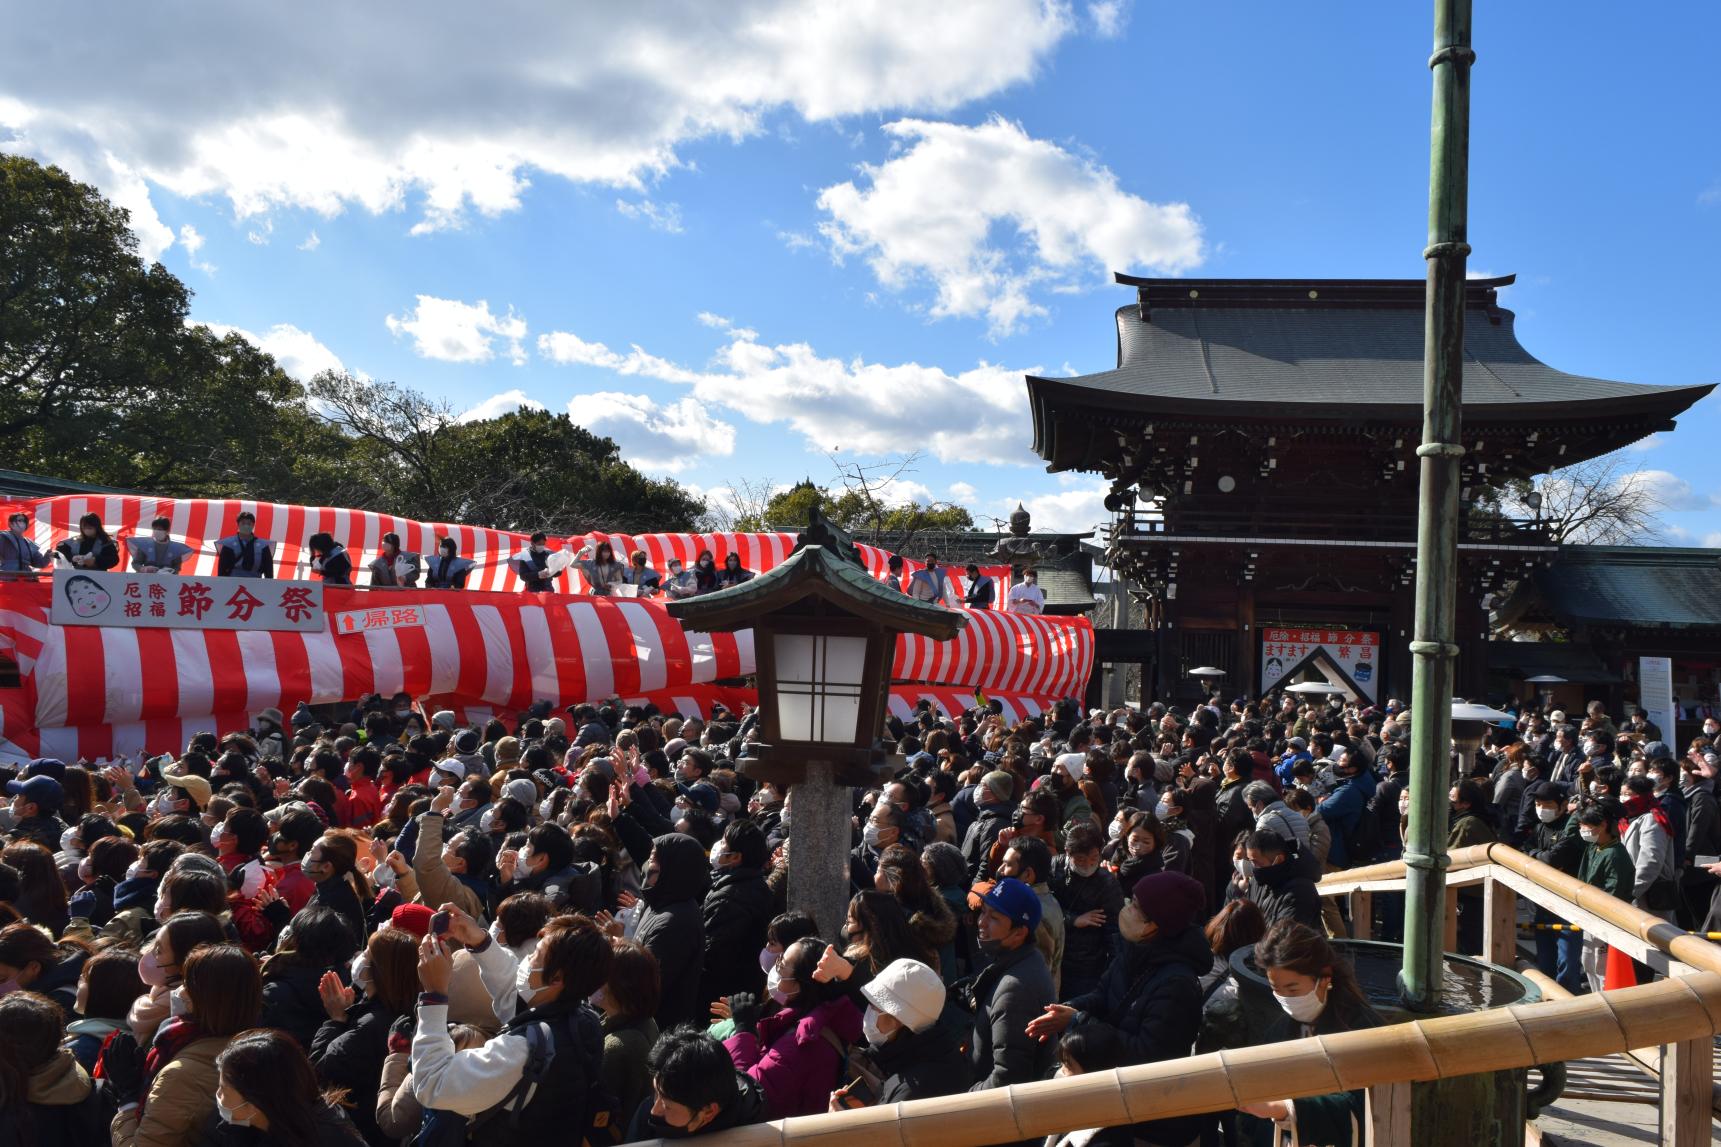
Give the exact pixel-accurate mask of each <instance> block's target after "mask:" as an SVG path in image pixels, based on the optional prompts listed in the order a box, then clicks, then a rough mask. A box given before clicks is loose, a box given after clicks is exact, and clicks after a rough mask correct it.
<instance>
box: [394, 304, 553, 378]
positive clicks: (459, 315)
mask: <svg viewBox="0 0 1721 1147" xmlns="http://www.w3.org/2000/svg"><path fill="white" fill-rule="evenodd" d="M385 321H386V322H387V324H388V329H389V330H390V331H391V332H393V333H394V335H395V336H396V337H397V338H398V337H399V336H400V335H401V334H402V333H405V334H409V335H411V336H412V342H413V350H415V351H416V352H417V353H418V354H419V356H420V357H422V358H434V359H439V360H441V361H442V362H489V361H490V360H491V359H493V358H495V357H496V348H495V343H496V341H497V340H498V339H500V340H501V341H502V343H503V344H504V346H505V349H506V351H507V354H508V357H509V359H510V360H512V361H513V363H514V365H515V366H522V365H524V364H525V362H526V348H525V339H526V320H525V319H522V318H520V317H519V316H518V315H516V314H515V313H514V309H513V308H512V307H510V308H508V313H507V314H505V315H493V314H491V313H490V304H489V302H487V301H486V300H484V299H479V300H478V301H477V302H476V303H462V302H460V301H459V300H457V299H439V298H436V297H435V296H434V295H420V296H418V303H417V305H416V306H415V307H414V308H413V309H412V310H411V311H409V312H407V314H405V315H400V316H397V315H390V316H388V318H387V319H386V320H385Z"/></svg>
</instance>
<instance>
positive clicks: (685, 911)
mask: <svg viewBox="0 0 1721 1147" xmlns="http://www.w3.org/2000/svg"><path fill="white" fill-rule="evenodd" d="M652 852H653V854H655V855H656V857H657V864H658V876H657V882H656V883H655V884H653V885H652V886H651V887H650V888H646V889H642V890H641V892H640V899H641V900H643V901H645V905H646V907H645V912H644V913H643V914H642V915H641V916H640V919H639V929H638V931H636V932H635V933H634V939H636V940H638V941H639V942H640V943H641V944H642V945H644V946H645V947H646V948H647V949H648V950H649V951H650V952H651V954H652V955H654V956H656V957H657V966H658V973H659V975H660V977H661V981H662V984H663V996H662V998H661V999H660V1001H659V1002H658V1007H657V1026H658V1027H659V1028H661V1029H662V1030H664V1031H668V1030H669V1029H670V1028H672V1027H675V1026H676V1025H677V1024H697V1025H700V1026H703V1025H704V1024H705V1022H706V1020H707V1012H706V1009H705V1007H704V1006H703V1005H704V1004H705V1003H708V1002H709V1001H702V1000H701V999H700V998H699V984H700V980H701V978H702V977H703V975H704V968H705V920H704V916H703V914H702V913H701V911H700V900H701V899H702V898H703V897H704V896H705V890H706V887H707V885H708V884H709V882H710V879H711V866H710V864H709V863H708V862H707V861H706V859H705V850H704V849H702V848H700V847H699V842H698V841H697V840H694V839H693V838H692V837H691V836H686V835H684V834H682V833H678V832H671V833H666V834H664V835H663V836H660V837H658V838H657V839H656V840H654V841H652ZM761 947H763V945H761ZM758 951H759V949H758V948H754V949H753V950H752V951H749V952H747V953H746V955H747V957H748V959H756V957H757V956H758Z"/></svg>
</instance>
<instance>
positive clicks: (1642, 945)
mask: <svg viewBox="0 0 1721 1147" xmlns="http://www.w3.org/2000/svg"><path fill="white" fill-rule="evenodd" d="M1445 875H1446V883H1447V885H1448V886H1449V887H1462V886H1465V885H1476V884H1480V885H1482V886H1483V890H1484V903H1485V905H1486V912H1487V916H1486V920H1487V927H1486V928H1485V931H1484V945H1485V947H1484V955H1485V957H1487V958H1490V959H1492V960H1493V962H1495V963H1502V964H1505V965H1506V966H1507V967H1511V966H1512V965H1513V964H1514V963H1515V962H1516V954H1517V953H1516V940H1515V935H1516V929H1517V900H1516V897H1517V896H1519V895H1522V896H1524V897H1525V898H1527V899H1529V900H1531V901H1533V902H1535V903H1537V904H1540V905H1542V906H1543V907H1546V908H1549V909H1550V910H1552V911H1554V912H1556V913H1557V914H1559V915H1561V916H1563V917H1565V918H1566V919H1568V920H1572V921H1573V922H1574V923H1578V924H1579V925H1580V926H1582V927H1583V928H1584V929H1585V930H1586V931H1589V930H1593V931H1594V932H1595V933H1596V934H1597V935H1598V936H1599V938H1601V939H1604V940H1606V941H1607V942H1608V943H1610V944H1612V945H1614V946H1615V947H1617V948H1620V949H1622V950H1623V951H1625V952H1626V953H1627V954H1629V955H1631V956H1633V957H1635V958H1637V959H1640V960H1643V961H1644V962H1645V963H1648V964H1649V965H1650V966H1651V967H1655V968H1657V969H1658V970H1660V971H1662V972H1663V973H1664V974H1665V975H1666V976H1667V978H1666V979H1660V980H1656V981H1655V982H1653V983H1649V984H1644V985H1640V986H1638V987H1633V988H1622V989H1619V990H1617V991H1609V992H1598V993H1594V994H1591V995H1586V996H1577V997H1571V998H1567V999H1545V1000H1543V1001H1540V1002H1537V1003H1525V1004H1514V1005H1511V1006H1509V1007H1504V1008H1495V1009H1490V1010H1487V1011H1481V1012H1472V1013H1469V1014H1466V1015H1458V1016H1443V1017H1439V1018H1434V1019H1426V1020H1416V1021H1413V1022H1410V1023H1401V1024H1393V1025H1391V1026H1388V1027H1381V1028H1374V1029H1371V1030H1368V1031H1355V1032H1344V1033H1341V1034H1338V1035H1330V1036H1317V1037H1313V1038H1310V1039H1301V1040H1292V1041H1289V1042H1285V1043H1276V1044H1267V1045H1263V1046H1258V1047H1246V1048H1239V1049H1236V1050H1230V1051H1221V1052H1214V1053H1211V1054H1208V1055H1200V1056H1191V1057H1189V1058H1186V1059H1176V1060H1167V1061H1164V1062H1161V1063H1150V1064H1141V1065H1137V1066H1133V1067H1123V1068H1118V1069H1116V1070H1115V1071H1104V1072H1094V1073H1091V1074H1086V1075H1077V1076H1072V1077H1070V1078H1067V1079H1054V1080H1047V1081H1045V1082H1041V1083H1024V1084H1017V1085H1015V1086H1013V1087H1004V1088H998V1089H995V1090H991V1091H976V1092H967V1093H963V1094H960V1095H951V1096H944V1097H941V1098H937V1099H920V1100H915V1101H913V1102H910V1103H897V1104H892V1105H889V1106H881V1107H868V1108H863V1109H860V1110H855V1111H843V1112H834V1113H828V1114H821V1115H807V1116H801V1117H798V1118H791V1119H779V1120H775V1121H773V1122H769V1123H760V1124H755V1125H752V1126H748V1127H739V1128H735V1129H733V1130H730V1131H724V1132H720V1133H718V1134H714V1135H711V1136H709V1137H702V1138H703V1141H704V1142H705V1143H706V1144H707V1145H708V1147H807V1145H812V1144H816V1145H817V1147H985V1145H987V1144H995V1143H1012V1142H1018V1141H1021V1140H1026V1139H1038V1138H1041V1137H1043V1136H1047V1135H1054V1134H1063V1133H1066V1132H1070V1131H1078V1130H1081V1129H1083V1128H1088V1127H1111V1126H1117V1125H1120V1124H1132V1123H1140V1122H1145V1121H1148V1120H1153V1119H1165V1118H1171V1117H1175V1116H1183V1115H1197V1114H1205V1113H1208V1112H1219V1111H1228V1110H1231V1109H1233V1108H1237V1107H1241V1106H1243V1105H1245V1104H1252V1103H1261V1102H1267V1101H1271V1100H1278V1099H1287V1098H1299V1097H1303V1096H1310V1095H1323V1094H1328V1093H1331V1092H1334V1091H1348V1090H1356V1089H1367V1090H1368V1092H1369V1126H1368V1127H1367V1128H1365V1131H1366V1133H1367V1135H1368V1138H1369V1141H1370V1142H1372V1143H1380V1144H1386V1143H1403V1142H1405V1141H1406V1138H1405V1132H1406V1128H1408V1126H1409V1119H1410V1110H1409V1108H1410V1088H1409V1087H1408V1086H1405V1085H1407V1084H1411V1083H1419V1082H1424V1081H1428V1080H1434V1079H1441V1078H1446V1077H1449V1076H1462V1075H1474V1074H1478V1073H1481V1072H1492V1071H1503V1070H1507V1069H1511V1068H1521V1067H1534V1066H1537V1065H1539V1064H1548V1063H1560V1062H1564V1061H1566V1060H1573V1059H1582V1058H1589V1057H1593V1056H1601V1055H1612V1054H1615V1053H1619V1052H1629V1051H1633V1050H1637V1049H1643V1048H1662V1049H1664V1054H1663V1057H1662V1062H1663V1063H1664V1064H1665V1068H1664V1070H1663V1072H1662V1075H1661V1080H1660V1086H1661V1089H1662V1096H1663V1104H1662V1107H1663V1135H1662V1143H1663V1144H1665V1145H1667V1147H1699V1145H1701V1144H1708V1143H1709V1142H1710V1141H1711V1140H1710V1116H1711V1112H1710V1097H1711V1095H1712V1088H1713V1078H1712V1077H1713V1068H1712V1064H1711V1060H1710V1050H1711V1046H1712V1043H1713V1040H1714V1037H1715V1035H1716V1033H1717V1032H1721V947H1717V946H1716V945H1714V944H1710V943H1708V942H1706V941H1704V940H1700V939H1697V938H1696V937H1694V936H1691V935H1688V934H1687V933H1685V932H1683V931H1681V930H1680V929H1678V928H1676V927H1674V926H1673V925H1671V924H1669V923H1667V922H1666V921H1664V920H1662V919H1660V918H1658V917H1655V916H1652V915H1650V914H1649V913H1647V912H1644V911H1642V910H1641V909H1638V908H1635V907H1633V906H1632V905H1630V904H1628V903H1626V902H1625V901H1622V900H1618V899H1615V898H1614V897H1612V896H1609V895H1607V894H1606V893H1604V892H1601V891H1600V890H1599V889H1595V888H1591V887H1590V886H1589V885H1587V884H1584V883H1583V882H1582V881H1579V880H1576V879H1574V878H1572V877H1570V876H1567V875H1565V874H1564V873H1561V872H1558V871H1556V870H1555V869H1552V868H1550V867H1548V866H1547V865H1545V864H1542V863H1540V862H1539V861H1535V860H1532V859H1530V858H1529V857H1527V856H1524V855H1523V854H1522V853H1520V852H1518V851H1517V850H1515V849H1512V848H1510V847H1507V846H1505V845H1480V846H1477V847H1474V848H1466V849H1460V850H1458V851H1456V852H1454V853H1452V854H1451V863H1450V866H1449V867H1448V869H1447V871H1446V874H1445ZM1403 887H1404V864H1403V862H1401V861H1391V862H1388V863H1385V864H1378V865H1372V866H1369V867H1367V868H1359V869H1352V870H1349V871H1346V872H1339V873H1334V874H1333V875H1331V876H1329V877H1327V878H1326V879H1325V880H1323V881H1321V884H1320V892H1321V894H1322V895H1323V896H1346V897H1349V898H1350V904H1351V918H1352V920H1354V921H1366V920H1368V919H1369V918H1370V908H1371V904H1370V899H1369V898H1370V897H1372V895H1373V894H1374V893H1375V892H1380V891H1392V890H1399V889H1402V888H1403ZM1446 899H1447V905H1448V908H1447V913H1448V915H1447V921H1446V926H1447V945H1446V947H1447V949H1448V950H1449V951H1450V950H1452V949H1453V948H1454V947H1456V943H1455V941H1456V935H1457V898H1456V897H1453V896H1449V897H1447V898H1446Z"/></svg>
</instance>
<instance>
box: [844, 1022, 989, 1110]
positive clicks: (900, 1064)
mask: <svg viewBox="0 0 1721 1147" xmlns="http://www.w3.org/2000/svg"><path fill="white" fill-rule="evenodd" d="M869 1051H870V1052H871V1055H872V1062H873V1066H874V1067H876V1068H878V1071H879V1074H880V1075H882V1076H884V1085H883V1086H882V1087H881V1088H880V1089H879V1096H878V1101H879V1103H880V1104H888V1103H905V1102H907V1101H908V1100H911V1099H931V1098H933V1097H935V1096H939V1095H956V1094H958V1093H960V1092H964V1091H967V1090H968V1087H969V1085H970V1084H971V1083H973V1082H974V1077H973V1074H972V1068H971V1067H970V1066H969V1063H968V1057H967V1056H966V1055H964V1054H963V1053H962V1048H961V1046H960V1045H959V1044H958V1043H957V1042H956V1033H955V1032H953V1031H951V1030H950V1029H949V1028H947V1027H945V1026H944V1025H943V1024H941V1023H934V1024H933V1025H932V1026H931V1027H929V1028H927V1029H926V1030H925V1031H923V1032H913V1031H909V1030H908V1029H907V1028H902V1029H900V1030H898V1032H897V1034H896V1035H895V1036H893V1037H892V1038H891V1040H890V1042H889V1043H886V1044H885V1045H884V1046H882V1047H874V1048H870V1049H869ZM844 1082H847V1081H846V1080H845V1081H844Z"/></svg>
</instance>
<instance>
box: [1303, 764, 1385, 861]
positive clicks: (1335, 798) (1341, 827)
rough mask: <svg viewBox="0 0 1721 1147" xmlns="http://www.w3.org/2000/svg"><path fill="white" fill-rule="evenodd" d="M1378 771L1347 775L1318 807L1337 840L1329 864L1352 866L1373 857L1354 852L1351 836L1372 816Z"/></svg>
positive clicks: (1329, 857)
mask: <svg viewBox="0 0 1721 1147" xmlns="http://www.w3.org/2000/svg"><path fill="white" fill-rule="evenodd" d="M1375 783H1376V782H1375V778H1374V774H1373V773H1371V772H1368V771H1367V770H1366V769H1365V770H1364V771H1362V772H1359V773H1357V774H1356V775H1355V776H1351V777H1346V778H1344V779H1343V780H1341V781H1340V782H1339V785H1338V787H1337V788H1335V789H1334V790H1333V791H1332V792H1330V793H1328V794H1327V797H1326V799H1325V800H1323V801H1321V802H1320V803H1319V804H1317V805H1316V806H1315V811H1316V812H1318V813H1320V816H1321V819H1322V820H1324V821H1326V822H1327V827H1328V828H1329V829H1330V830H1332V834H1333V842H1332V846H1331V847H1330V848H1329V849H1328V851H1327V863H1328V864H1330V865H1332V866H1333V867H1335V868H1348V867H1350V866H1351V865H1353V864H1362V863H1364V862H1365V861H1368V860H1372V859H1373V857H1368V856H1356V857H1353V856H1352V855H1351V854H1350V838H1351V837H1352V836H1353V835H1354V834H1355V833H1356V826H1357V823H1358V822H1359V821H1361V820H1362V818H1363V817H1365V816H1367V815H1369V813H1368V802H1369V798H1371V797H1373V796H1374V790H1375Z"/></svg>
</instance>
